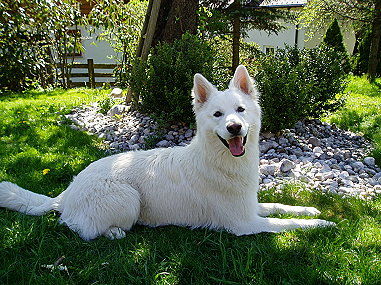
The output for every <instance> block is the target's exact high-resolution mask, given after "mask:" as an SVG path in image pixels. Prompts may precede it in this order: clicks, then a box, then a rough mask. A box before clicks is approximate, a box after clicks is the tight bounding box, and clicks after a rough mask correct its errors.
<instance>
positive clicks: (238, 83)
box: [229, 65, 256, 96]
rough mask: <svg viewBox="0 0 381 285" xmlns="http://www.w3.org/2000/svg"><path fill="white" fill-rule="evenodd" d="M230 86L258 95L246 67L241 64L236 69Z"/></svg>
mask: <svg viewBox="0 0 381 285" xmlns="http://www.w3.org/2000/svg"><path fill="white" fill-rule="evenodd" d="M229 87H230V88H232V87H235V88H238V89H239V90H241V91H242V92H243V93H245V94H249V95H252V96H256V94H255V93H256V92H255V91H256V89H255V87H254V85H253V81H252V79H251V77H250V75H249V73H248V72H247V69H246V67H244V66H243V65H239V66H238V67H237V69H236V70H235V73H234V77H233V79H232V80H231V81H230V85H229Z"/></svg>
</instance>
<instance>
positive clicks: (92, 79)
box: [70, 59, 117, 88]
mask: <svg viewBox="0 0 381 285" xmlns="http://www.w3.org/2000/svg"><path fill="white" fill-rule="evenodd" d="M116 66H117V65H116V64H105V63H94V60H93V59H88V60H87V64H86V63H74V64H73V66H72V70H71V74H70V78H84V79H85V78H86V79H85V80H87V81H85V80H84V81H81V82H71V83H70V85H71V86H72V87H83V86H87V87H90V88H95V87H101V86H103V84H104V83H105V82H98V81H97V78H105V77H107V78H113V71H111V72H110V71H108V72H106V71H104V72H95V69H112V70H114V68H115V67H116ZM76 69H87V72H74V71H75V70H76ZM109 83H110V84H111V85H113V83H114V80H112V81H109Z"/></svg>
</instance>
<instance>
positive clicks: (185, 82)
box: [130, 34, 216, 123]
mask: <svg viewBox="0 0 381 285" xmlns="http://www.w3.org/2000/svg"><path fill="white" fill-rule="evenodd" d="M214 56H215V54H214V51H213V50H212V49H211V48H210V46H209V45H208V44H207V43H206V42H203V41H201V40H200V39H198V38H197V37H196V36H193V35H190V34H184V35H183V37H182V39H180V40H176V41H174V42H173V43H160V44H158V46H157V47H156V48H155V49H154V52H153V54H152V55H151V57H150V58H149V60H148V62H147V63H141V62H136V63H135V66H134V68H133V71H132V74H131V78H130V86H131V88H132V89H133V91H134V93H135V94H136V95H138V96H139V98H140V99H141V100H140V102H139V108H140V109H141V110H142V111H144V112H148V113H151V114H154V115H156V116H158V117H165V118H166V121H171V120H180V121H184V122H188V123H189V122H193V120H194V119H193V117H194V116H193V110H192V104H191V101H192V100H191V92H190V90H191V89H192V87H193V76H194V74H195V73H202V74H203V75H204V76H205V77H206V78H207V79H208V80H210V81H212V82H213V81H214V78H213V77H214V74H216V71H215V67H214V64H213V63H214Z"/></svg>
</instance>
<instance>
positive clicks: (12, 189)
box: [0, 66, 334, 240]
mask: <svg viewBox="0 0 381 285" xmlns="http://www.w3.org/2000/svg"><path fill="white" fill-rule="evenodd" d="M192 93H193V99H194V100H193V104H194V111H195V114H196V121H197V127H198V129H197V135H196V137H195V138H194V139H193V141H192V142H191V144H190V145H188V146H186V147H174V148H168V149H154V150H149V151H136V152H127V153H121V154H116V155H113V156H110V157H106V158H102V159H100V160H98V161H95V162H93V163H92V164H90V165H89V166H88V167H87V168H86V169H84V170H83V171H81V172H80V173H79V174H78V176H76V177H75V178H74V180H73V182H72V183H71V184H70V185H69V187H68V188H67V189H66V190H65V191H64V192H63V193H61V194H60V195H59V196H57V197H56V198H50V197H47V196H44V195H41V194H36V193H33V192H30V191H28V190H25V189H22V188H20V187H19V186H17V185H15V184H12V183H10V182H2V183H0V207H6V208H9V209H12V210H16V211H20V212H23V213H26V214H29V215H42V214H44V213H45V212H47V211H49V210H56V211H58V212H60V213H61V217H60V221H61V222H62V223H65V224H66V225H67V226H69V227H70V228H71V229H72V230H74V231H76V232H78V233H79V235H80V236H81V237H82V238H83V239H85V240H90V239H94V238H96V237H98V236H99V235H104V236H107V237H109V238H111V239H113V238H117V239H119V238H123V237H125V235H126V234H125V231H128V230H129V229H130V228H131V227H132V226H133V225H134V224H135V223H138V224H143V225H148V226H162V225H181V226H188V227H191V228H198V227H207V228H211V229H225V230H227V231H229V232H231V233H233V234H235V235H249V234H255V233H259V232H280V231H283V230H288V229H294V228H299V227H318V226H331V225H334V223H331V222H328V221H324V220H318V219H304V220H303V219H277V218H264V217H262V216H267V215H269V214H271V213H292V214H296V215H317V214H319V213H320V212H319V211H318V210H317V209H315V208H312V207H299V206H287V205H282V204H274V203H258V199H257V191H258V187H259V182H258V165H259V153H258V138H259V130H260V128H261V120H260V119H261V110H260V107H259V105H258V91H257V90H256V88H255V86H254V84H253V82H252V80H251V78H250V77H249V74H248V72H247V70H246V68H245V67H244V66H239V67H238V68H237V70H236V72H235V74H234V77H233V79H232V81H231V83H230V85H229V89H227V90H225V91H218V90H217V89H216V88H215V87H214V86H213V85H212V84H211V83H209V82H208V81H207V80H206V79H205V78H204V77H203V76H202V75H200V74H196V75H195V76H194V87H193V92H192Z"/></svg>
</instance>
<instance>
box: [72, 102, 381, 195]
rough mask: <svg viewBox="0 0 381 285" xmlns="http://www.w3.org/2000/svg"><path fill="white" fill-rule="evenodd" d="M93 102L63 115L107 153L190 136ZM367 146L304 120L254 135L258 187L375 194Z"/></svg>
mask: <svg viewBox="0 0 381 285" xmlns="http://www.w3.org/2000/svg"><path fill="white" fill-rule="evenodd" d="M98 110H99V108H98V106H97V104H96V103H94V104H92V105H90V106H81V107H77V108H75V109H73V110H72V113H71V114H69V115H66V116H65V117H66V119H67V120H70V121H71V122H72V123H71V125H70V126H71V127H72V128H73V129H76V130H82V131H87V132H89V133H91V134H95V135H97V136H98V137H100V138H102V139H103V142H104V145H105V146H106V147H107V148H108V149H109V150H110V152H111V153H116V152H121V151H130V150H139V149H145V148H147V147H151V148H152V147H172V146H185V145H187V144H189V143H190V141H191V140H192V138H193V136H194V135H195V134H196V130H195V129H191V128H188V127H187V126H185V125H184V124H176V125H172V126H170V127H169V128H168V129H167V130H165V131H162V130H159V127H158V125H157V124H156V122H155V121H154V120H153V119H151V118H150V117H148V116H146V115H144V114H141V113H139V112H136V111H130V110H129V107H128V106H126V105H116V106H114V107H113V108H111V109H110V110H109V112H108V114H107V115H103V114H101V113H99V112H98ZM370 150H371V144H370V143H369V142H368V141H366V140H365V139H364V138H363V137H362V136H359V135H356V134H354V133H351V132H348V131H344V130H341V129H339V128H337V127H336V126H335V125H329V124H326V123H323V122H321V121H319V120H304V121H300V122H298V123H297V124H296V125H295V127H294V128H292V129H287V130H285V131H284V132H283V133H282V134H281V135H278V136H276V135H274V134H271V133H263V134H261V136H260V153H261V154H260V185H261V189H267V188H271V187H277V188H278V189H281V188H282V185H284V184H285V182H289V181H293V182H297V183H301V184H305V185H307V186H308V187H311V188H314V189H321V190H322V191H326V192H330V193H335V194H339V195H343V196H348V195H349V196H358V197H360V198H362V199H372V198H374V197H375V196H376V195H377V194H381V169H380V168H379V167H378V166H377V165H376V164H375V159H374V158H373V157H370V156H369V155H368V154H369V153H370Z"/></svg>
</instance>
